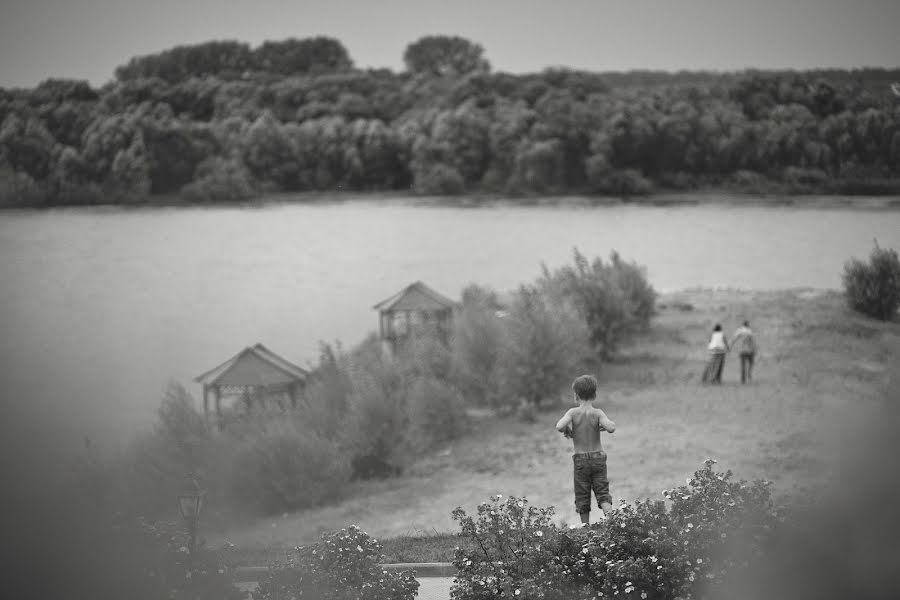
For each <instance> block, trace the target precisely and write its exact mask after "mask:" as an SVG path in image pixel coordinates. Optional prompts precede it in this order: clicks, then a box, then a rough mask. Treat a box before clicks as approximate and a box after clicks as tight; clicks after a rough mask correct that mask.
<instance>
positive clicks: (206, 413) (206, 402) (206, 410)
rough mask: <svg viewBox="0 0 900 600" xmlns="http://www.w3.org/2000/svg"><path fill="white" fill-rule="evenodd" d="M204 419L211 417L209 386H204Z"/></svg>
mask: <svg viewBox="0 0 900 600" xmlns="http://www.w3.org/2000/svg"><path fill="white" fill-rule="evenodd" d="M203 417H204V418H208V417H209V386H208V385H206V384H205V383H204V384H203Z"/></svg>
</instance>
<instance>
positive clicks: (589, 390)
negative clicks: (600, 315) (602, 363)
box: [556, 375, 616, 524]
mask: <svg viewBox="0 0 900 600" xmlns="http://www.w3.org/2000/svg"><path fill="white" fill-rule="evenodd" d="M572 390H573V391H574V392H575V402H576V404H578V406H576V407H575V408H570V409H569V410H568V411H567V412H566V414H565V415H563V417H562V418H561V419H560V420H559V422H558V423H557V424H556V429H557V431H559V432H561V433H563V434H565V436H566V437H571V438H572V441H573V442H574V446H575V453H574V454H573V455H572V462H573V463H574V471H575V510H577V511H578V515H579V516H580V517H581V522H582V523H584V524H587V523H589V522H590V520H591V490H592V489H593V490H594V498H595V499H596V500H597V506H598V507H600V509H601V510H602V511H603V513H604V516H605V514H606V513H607V512H609V510H610V509H611V508H612V496H610V495H609V479H607V477H606V452H604V451H603V447H602V446H601V445H600V432H601V431H607V432H609V433H613V432H614V431H615V430H616V424H615V423H613V422H612V420H610V418H609V417H607V416H606V414H605V413H604V412H603V411H602V410H600V409H599V408H594V406H593V404H591V402H592V401H593V400H594V399H595V398H596V397H597V380H596V379H595V378H594V376H593V375H582V376H580V377H578V378H576V379H575V381H574V382H573V383H572Z"/></svg>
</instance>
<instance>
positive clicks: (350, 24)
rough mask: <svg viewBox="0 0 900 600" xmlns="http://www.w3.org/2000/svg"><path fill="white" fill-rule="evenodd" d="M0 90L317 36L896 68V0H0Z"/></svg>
mask: <svg viewBox="0 0 900 600" xmlns="http://www.w3.org/2000/svg"><path fill="white" fill-rule="evenodd" d="M0 11H2V12H0V87H31V86H34V85H36V84H37V83H39V82H40V81H42V80H44V79H46V78H48V77H64V78H74V79H87V80H89V81H90V82H91V83H92V84H94V85H101V84H103V83H105V82H107V81H109V80H110V79H112V77H113V72H114V69H115V67H116V66H118V65H120V64H123V63H125V62H127V61H128V59H129V58H131V57H133V56H137V55H143V54H148V53H153V52H158V51H160V50H164V49H166V48H170V47H173V46H176V45H180V44H194V43H199V42H204V41H208V40H213V39H236V40H241V41H245V42H248V43H249V44H251V45H253V46H255V45H258V44H259V43H261V42H262V41H264V40H278V39H285V38H289V37H297V38H303V37H310V36H315V35H327V36H332V37H335V38H338V39H339V40H341V41H342V42H343V43H344V45H345V46H346V47H347V49H348V50H349V52H350V54H351V56H352V58H353V59H354V61H355V64H356V65H357V66H359V67H387V68H390V69H393V70H399V69H401V68H402V55H403V50H404V48H405V47H406V45H407V44H408V43H410V42H412V41H415V40H416V39H418V38H419V37H421V36H423V35H432V34H450V35H461V36H463V37H466V38H469V39H471V40H473V41H475V42H478V43H480V44H481V45H482V46H483V47H484V48H485V54H486V56H487V58H488V60H490V62H491V64H492V65H493V68H494V69H495V70H497V71H506V72H512V73H522V72H534V71H540V70H542V69H544V68H546V67H570V68H579V69H588V70H593V71H609V70H615V71H619V70H628V69H661V70H669V71H675V70H680V69H691V70H715V71H732V70H740V69H745V68H764V69H765V68H793V69H806V68H813V67H841V68H854V67H862V66H876V67H877V66H882V67H897V66H900V1H898V0H843V1H839V0H747V1H743V2H742V1H737V0H453V1H446V0H445V1H435V0H352V1H351V0H256V1H253V2H250V1H247V0H241V1H235V0H141V1H135V0H0Z"/></svg>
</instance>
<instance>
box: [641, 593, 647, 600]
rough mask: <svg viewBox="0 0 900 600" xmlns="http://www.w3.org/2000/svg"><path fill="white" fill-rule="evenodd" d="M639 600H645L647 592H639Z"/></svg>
mask: <svg viewBox="0 0 900 600" xmlns="http://www.w3.org/2000/svg"><path fill="white" fill-rule="evenodd" d="M641 600H647V592H641Z"/></svg>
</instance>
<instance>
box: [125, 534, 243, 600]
mask: <svg viewBox="0 0 900 600" xmlns="http://www.w3.org/2000/svg"><path fill="white" fill-rule="evenodd" d="M141 528H142V533H143V537H144V543H143V544H142V546H143V548H142V549H143V551H144V552H146V554H145V555H144V556H143V557H142V560H143V561H145V563H144V566H145V567H147V566H149V567H150V568H149V569H148V571H149V574H150V577H151V579H152V580H154V583H156V584H157V585H158V586H159V588H161V590H162V591H164V592H165V593H166V594H165V595H166V597H168V598H171V599H172V600H239V599H242V598H244V597H245V596H246V593H245V592H242V591H240V590H239V589H238V588H237V587H235V585H234V583H233V581H232V578H231V574H230V572H229V570H228V568H227V567H226V566H225V565H224V564H223V563H222V560H221V557H220V556H219V554H218V553H216V552H214V551H212V550H210V549H208V548H206V547H205V546H204V545H203V544H202V543H200V544H198V547H197V548H195V550H194V554H193V556H191V555H190V553H189V550H188V539H187V535H186V534H185V532H184V526H182V525H180V524H177V523H173V522H169V521H160V522H155V523H151V522H147V521H142V522H141ZM201 542H202V540H201ZM132 583H134V582H132Z"/></svg>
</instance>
